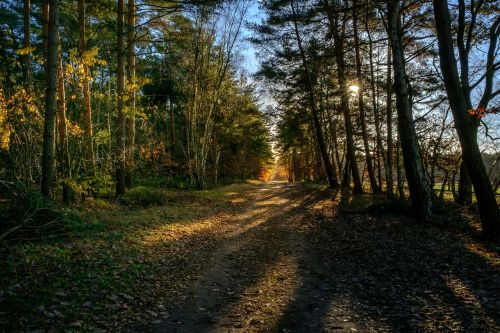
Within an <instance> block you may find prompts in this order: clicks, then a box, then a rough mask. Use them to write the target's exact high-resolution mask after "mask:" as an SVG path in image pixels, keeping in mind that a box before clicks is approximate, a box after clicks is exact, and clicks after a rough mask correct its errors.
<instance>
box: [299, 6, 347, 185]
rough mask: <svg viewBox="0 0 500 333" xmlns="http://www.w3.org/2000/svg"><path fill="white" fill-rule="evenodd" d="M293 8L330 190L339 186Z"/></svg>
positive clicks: (309, 96)
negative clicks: (327, 146) (327, 147)
mask: <svg viewBox="0 0 500 333" xmlns="http://www.w3.org/2000/svg"><path fill="white" fill-rule="evenodd" d="M295 6H296V5H295V1H293V0H292V1H290V7H291V10H292V20H293V26H294V31H295V38H296V41H297V47H298V48H299V53H300V58H301V60H302V66H303V69H304V76H305V82H306V86H307V87H306V88H307V96H308V99H309V108H310V110H311V114H312V117H313V122H314V129H315V133H316V139H317V142H318V146H319V150H320V153H321V157H322V160H323V164H324V166H325V170H326V174H327V177H328V184H329V185H330V187H331V188H337V187H338V186H339V184H338V180H337V177H336V175H335V172H334V170H333V166H332V162H331V160H330V156H329V155H328V151H327V149H326V143H325V139H324V135H323V131H322V129H321V122H320V119H319V115H318V110H317V108H318V102H317V101H316V97H315V88H314V83H313V80H312V77H311V72H310V70H309V65H308V62H307V58H306V53H305V50H304V46H303V45H302V39H301V36H300V31H299V26H298V23H297V21H298V17H297V10H296V7H295Z"/></svg>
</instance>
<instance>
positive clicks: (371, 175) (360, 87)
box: [352, 0, 380, 193]
mask: <svg viewBox="0 0 500 333" xmlns="http://www.w3.org/2000/svg"><path fill="white" fill-rule="evenodd" d="M352 8H353V13H352V21H353V23H352V25H353V33H354V50H355V54H356V56H355V57H356V78H357V83H358V107H359V117H360V121H361V133H362V136H363V146H364V148H365V157H366V168H367V169H368V177H369V179H370V186H371V189H372V192H373V193H380V188H379V186H378V184H377V180H376V179H375V171H374V168H373V162H372V152H371V149H370V144H369V142H368V130H367V128H366V114H365V103H364V99H363V90H364V89H363V83H362V74H361V56H360V52H359V36H358V10H357V1H356V0H354V1H353V7H352Z"/></svg>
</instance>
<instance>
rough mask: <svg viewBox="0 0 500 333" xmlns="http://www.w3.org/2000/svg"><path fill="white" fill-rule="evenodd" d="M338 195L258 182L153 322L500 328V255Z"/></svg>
mask: <svg viewBox="0 0 500 333" xmlns="http://www.w3.org/2000/svg"><path fill="white" fill-rule="evenodd" d="M331 196H332V194H331V193H329V192H328V191H317V190H311V189H306V188H304V187H302V186H300V185H285V184H272V185H262V186H256V187H255V188H254V189H252V191H251V193H250V194H249V197H248V198H247V200H246V204H247V205H248V207H247V208H246V209H245V210H243V212H241V214H239V215H238V216H233V217H231V223H230V227H229V228H228V230H227V232H226V233H225V235H226V236H225V237H224V238H223V239H219V240H217V242H218V243H217V244H215V248H216V249H215V250H214V252H211V253H207V255H206V262H205V265H204V266H203V267H202V274H201V277H200V278H199V279H198V281H197V282H196V283H195V284H194V285H193V286H191V287H190V288H189V290H190V292H189V294H187V295H181V296H180V297H179V298H177V299H175V300H174V301H173V303H172V304H171V309H170V310H171V312H170V314H169V315H168V316H167V318H166V319H163V320H157V321H156V322H154V323H153V325H151V326H150V327H148V330H149V331H151V332H233V331H234V332H355V331H359V332H380V331H387V332H457V331H458V332H495V331H500V314H499V312H498V308H500V293H499V290H500V272H499V262H498V258H497V257H495V258H489V257H488V256H485V255H484V253H483V252H481V251H475V250H474V249H473V248H471V244H468V243H467V242H466V241H464V240H463V239H462V238H461V237H460V236H459V235H457V234H454V233H452V232H449V231H446V230H442V229H438V228H435V227H432V226H421V225H415V224H413V223H412V221H411V220H410V217H408V216H404V215H391V214H387V215H385V216H375V215H373V216H372V215H369V214H365V213H363V214H356V213H353V212H351V213H350V214H347V215H344V214H342V215H339V216H337V215H336V205H337V204H338V203H337V202H335V201H334V200H331V199H330V198H331ZM342 200H344V202H349V203H350V204H351V205H356V198H354V200H350V199H349V200H347V201H346V198H345V197H344V198H342ZM188 259H189V258H188ZM188 261H189V260H187V261H186V262H188ZM137 330H138V331H142V330H144V328H143V327H142V328H139V329H137Z"/></svg>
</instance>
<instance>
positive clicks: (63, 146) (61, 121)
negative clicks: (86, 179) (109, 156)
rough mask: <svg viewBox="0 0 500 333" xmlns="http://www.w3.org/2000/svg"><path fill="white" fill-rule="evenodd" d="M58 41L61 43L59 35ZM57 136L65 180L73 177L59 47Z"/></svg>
mask: <svg viewBox="0 0 500 333" xmlns="http://www.w3.org/2000/svg"><path fill="white" fill-rule="evenodd" d="M57 40H58V41H59V43H60V38H59V34H58V37H57ZM57 118H58V122H57V124H58V125H57V134H58V141H59V144H58V146H59V155H60V157H59V160H60V162H61V169H62V175H63V178H66V177H71V168H70V158H69V149H68V129H67V126H66V90H65V87H64V68H63V62H62V52H61V48H60V47H59V50H58V61H57Z"/></svg>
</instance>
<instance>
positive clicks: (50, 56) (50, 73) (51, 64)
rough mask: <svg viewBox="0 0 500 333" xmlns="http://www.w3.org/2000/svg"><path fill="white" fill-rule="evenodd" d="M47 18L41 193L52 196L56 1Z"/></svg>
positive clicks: (55, 105)
mask: <svg viewBox="0 0 500 333" xmlns="http://www.w3.org/2000/svg"><path fill="white" fill-rule="evenodd" d="M48 6H49V19H48V24H47V65H46V66H47V75H46V88H45V118H44V126H43V148H42V179H41V184H40V190H41V192H42V194H43V195H44V196H45V197H47V198H49V199H51V198H52V182H53V179H54V164H55V163H54V162H55V128H56V114H57V30H58V26H59V20H58V1H57V0H49V1H48Z"/></svg>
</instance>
